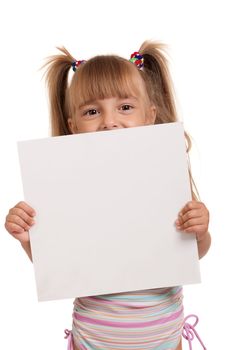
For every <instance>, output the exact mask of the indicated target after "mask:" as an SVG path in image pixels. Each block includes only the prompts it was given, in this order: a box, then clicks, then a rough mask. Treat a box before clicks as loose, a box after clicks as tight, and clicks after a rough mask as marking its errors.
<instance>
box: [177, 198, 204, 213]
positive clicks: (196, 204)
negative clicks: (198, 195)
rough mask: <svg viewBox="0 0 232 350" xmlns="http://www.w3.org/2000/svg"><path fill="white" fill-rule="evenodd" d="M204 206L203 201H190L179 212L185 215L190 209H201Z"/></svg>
mask: <svg viewBox="0 0 232 350" xmlns="http://www.w3.org/2000/svg"><path fill="white" fill-rule="evenodd" d="M203 206H204V204H203V203H202V202H198V201H190V202H188V203H187V204H186V205H185V206H184V207H183V208H182V209H181V211H180V213H179V214H181V215H185V214H186V213H187V212H188V211H189V210H193V209H201V208H202V207H203Z"/></svg>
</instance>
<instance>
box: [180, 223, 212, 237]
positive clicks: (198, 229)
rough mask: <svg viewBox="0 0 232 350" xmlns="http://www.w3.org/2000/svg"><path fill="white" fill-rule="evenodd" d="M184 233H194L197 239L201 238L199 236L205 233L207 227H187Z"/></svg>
mask: <svg viewBox="0 0 232 350" xmlns="http://www.w3.org/2000/svg"><path fill="white" fill-rule="evenodd" d="M184 232H186V233H195V234H196V235H197V238H201V236H203V235H205V233H206V232H207V226H206V225H195V226H191V227H188V228H186V229H185V230H184Z"/></svg>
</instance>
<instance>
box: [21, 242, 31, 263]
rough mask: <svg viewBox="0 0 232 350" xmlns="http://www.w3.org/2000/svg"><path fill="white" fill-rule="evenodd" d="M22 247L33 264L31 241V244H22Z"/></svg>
mask: <svg viewBox="0 0 232 350" xmlns="http://www.w3.org/2000/svg"><path fill="white" fill-rule="evenodd" d="M21 246H22V247H23V249H24V250H25V252H26V253H27V256H28V258H29V259H30V260H31V262H32V254H31V244H30V241H29V242H21Z"/></svg>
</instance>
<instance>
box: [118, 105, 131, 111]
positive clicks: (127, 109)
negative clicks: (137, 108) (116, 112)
mask: <svg viewBox="0 0 232 350" xmlns="http://www.w3.org/2000/svg"><path fill="white" fill-rule="evenodd" d="M133 108H134V107H132V106H131V105H127V104H125V105H122V107H121V109H122V110H123V111H130V110H131V109H133Z"/></svg>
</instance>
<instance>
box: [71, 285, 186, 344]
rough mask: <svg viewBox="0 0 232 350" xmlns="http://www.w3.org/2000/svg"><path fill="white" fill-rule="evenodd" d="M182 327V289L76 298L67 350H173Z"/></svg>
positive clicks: (151, 290)
mask: <svg viewBox="0 0 232 350" xmlns="http://www.w3.org/2000/svg"><path fill="white" fill-rule="evenodd" d="M183 325H184V316H183V304H182V287H180V286H178V287H171V288H159V289H149V290H144V291H135V292H127V293H119V294H108V295H100V296H92V297H85V298H77V299H75V301H74V310H73V327H72V332H70V333H66V334H67V337H68V338H69V346H68V348H69V349H70V350H71V349H72V348H73V344H72V343H74V344H75V347H76V349H78V350H99V349H100V350H103V349H107V350H122V349H123V350H129V349H133V350H145V349H147V350H148V349H150V350H174V349H176V347H177V346H178V344H179V342H180V339H181V333H182V329H183Z"/></svg>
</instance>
